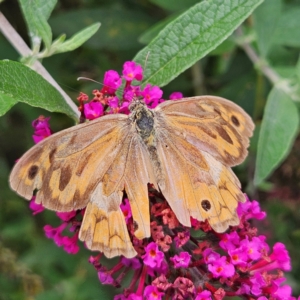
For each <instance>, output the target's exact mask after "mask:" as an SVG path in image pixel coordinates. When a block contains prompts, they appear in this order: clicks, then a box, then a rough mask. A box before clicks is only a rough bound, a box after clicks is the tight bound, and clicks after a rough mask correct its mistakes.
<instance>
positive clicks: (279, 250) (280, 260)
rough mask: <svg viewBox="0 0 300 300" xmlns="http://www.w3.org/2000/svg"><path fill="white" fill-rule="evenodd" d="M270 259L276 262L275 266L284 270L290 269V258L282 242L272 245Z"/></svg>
mask: <svg viewBox="0 0 300 300" xmlns="http://www.w3.org/2000/svg"><path fill="white" fill-rule="evenodd" d="M270 259H271V260H273V261H276V262H277V268H279V269H282V270H284V271H290V270H291V259H290V256H289V253H288V252H287V250H286V248H285V245H284V244H282V243H276V244H275V245H274V246H273V253H272V254H271V255H270Z"/></svg>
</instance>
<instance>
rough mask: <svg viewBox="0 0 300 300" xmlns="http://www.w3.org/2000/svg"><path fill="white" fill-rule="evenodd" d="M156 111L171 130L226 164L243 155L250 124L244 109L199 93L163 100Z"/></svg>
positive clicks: (235, 162) (246, 145)
mask: <svg viewBox="0 0 300 300" xmlns="http://www.w3.org/2000/svg"><path fill="white" fill-rule="evenodd" d="M156 111H157V112H158V118H159V116H160V115H161V114H162V115H163V120H162V121H163V122H165V124H166V125H167V126H168V127H169V128H172V129H171V130H172V132H174V133H175V134H177V135H178V136H182V137H183V138H184V139H185V140H186V141H187V142H188V143H189V144H191V145H193V146H195V147H196V148H197V149H198V150H201V151H204V152H207V153H210V154H211V155H212V156H214V157H215V158H216V159H217V160H218V161H220V162H222V163H223V164H224V165H227V166H235V165H238V164H240V163H241V162H242V161H244V159H245V157H246V156H247V153H248V151H247V147H248V146H249V137H251V136H252V133H253V130H254V124H253V122H252V120H251V118H250V117H249V115H247V114H246V113H245V111H244V110H243V109H242V108H241V107H239V106H238V105H236V104H234V103H233V102H231V101H229V100H226V99H224V98H221V97H214V96H200V97H191V98H185V99H182V100H177V101H165V102H163V103H162V104H160V105H159V106H158V107H157V108H156Z"/></svg>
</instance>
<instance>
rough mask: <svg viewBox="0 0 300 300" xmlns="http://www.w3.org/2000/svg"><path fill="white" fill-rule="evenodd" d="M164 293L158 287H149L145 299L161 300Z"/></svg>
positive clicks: (146, 288)
mask: <svg viewBox="0 0 300 300" xmlns="http://www.w3.org/2000/svg"><path fill="white" fill-rule="evenodd" d="M163 296H164V293H162V292H160V291H159V290H158V288H157V287H156V286H153V285H148V286H146V287H145V290H144V299H147V300H161V299H162V297H163Z"/></svg>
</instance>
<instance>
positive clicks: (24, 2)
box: [19, 0, 52, 49]
mask: <svg viewBox="0 0 300 300" xmlns="http://www.w3.org/2000/svg"><path fill="white" fill-rule="evenodd" d="M19 2H20V6H21V8H22V12H23V15H24V18H25V20H26V23H27V26H28V33H29V36H30V39H31V43H32V47H33V48H34V47H35V46H36V45H39V43H40V39H42V40H43V42H44V44H45V47H46V49H50V46H51V42H52V31H51V28H50V26H49V24H48V22H47V18H46V17H47V16H48V14H49V7H46V9H45V7H44V6H42V7H39V5H41V3H44V2H40V0H31V1H28V0H19ZM50 8H51V6H50Z"/></svg>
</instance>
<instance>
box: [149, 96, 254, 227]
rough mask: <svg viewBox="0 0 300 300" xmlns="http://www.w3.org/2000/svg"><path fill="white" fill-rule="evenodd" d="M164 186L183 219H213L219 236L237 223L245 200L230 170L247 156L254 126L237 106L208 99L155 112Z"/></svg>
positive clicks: (170, 105) (165, 106)
mask: <svg viewBox="0 0 300 300" xmlns="http://www.w3.org/2000/svg"><path fill="white" fill-rule="evenodd" d="M155 114H156V120H157V126H156V138H157V152H158V157H159V159H160V163H161V166H162V173H163V178H164V180H163V181H161V182H159V183H158V184H159V187H160V188H161V191H162V193H163V194H164V196H165V197H166V199H167V201H168V203H169V204H170V206H171V208H172V209H173V211H174V212H175V214H176V216H177V218H178V220H179V221H180V222H181V223H182V224H183V225H186V226H190V217H193V218H195V219H197V220H200V221H204V220H206V219H207V220H208V222H209V223H210V225H211V226H212V228H214V229H215V230H216V231H217V232H224V231H225V230H226V229H227V228H228V226H229V225H237V224H238V223H239V219H238V217H237V215H236V207H237V203H238V201H244V200H245V197H244V195H243V193H242V192H241V190H240V182H239V180H238V179H237V177H236V176H235V175H234V173H233V172H232V170H231V169H230V166H233V165H236V164H239V163H241V162H242V161H243V160H244V158H245V157H246V155H247V146H248V145H249V137H250V136H251V134H252V131H253V128H254V125H253V123H252V121H251V119H250V117H249V116H248V115H247V114H246V113H245V112H244V111H243V110H242V109H241V108H240V107H238V106H237V105H235V104H234V103H232V102H229V101H228V100H225V99H223V98H219V97H212V96H203V97H193V98H186V99H183V100H178V101H170V102H169V101H167V102H164V103H163V104H161V105H159V106H158V107H157V108H156V109H155Z"/></svg>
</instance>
